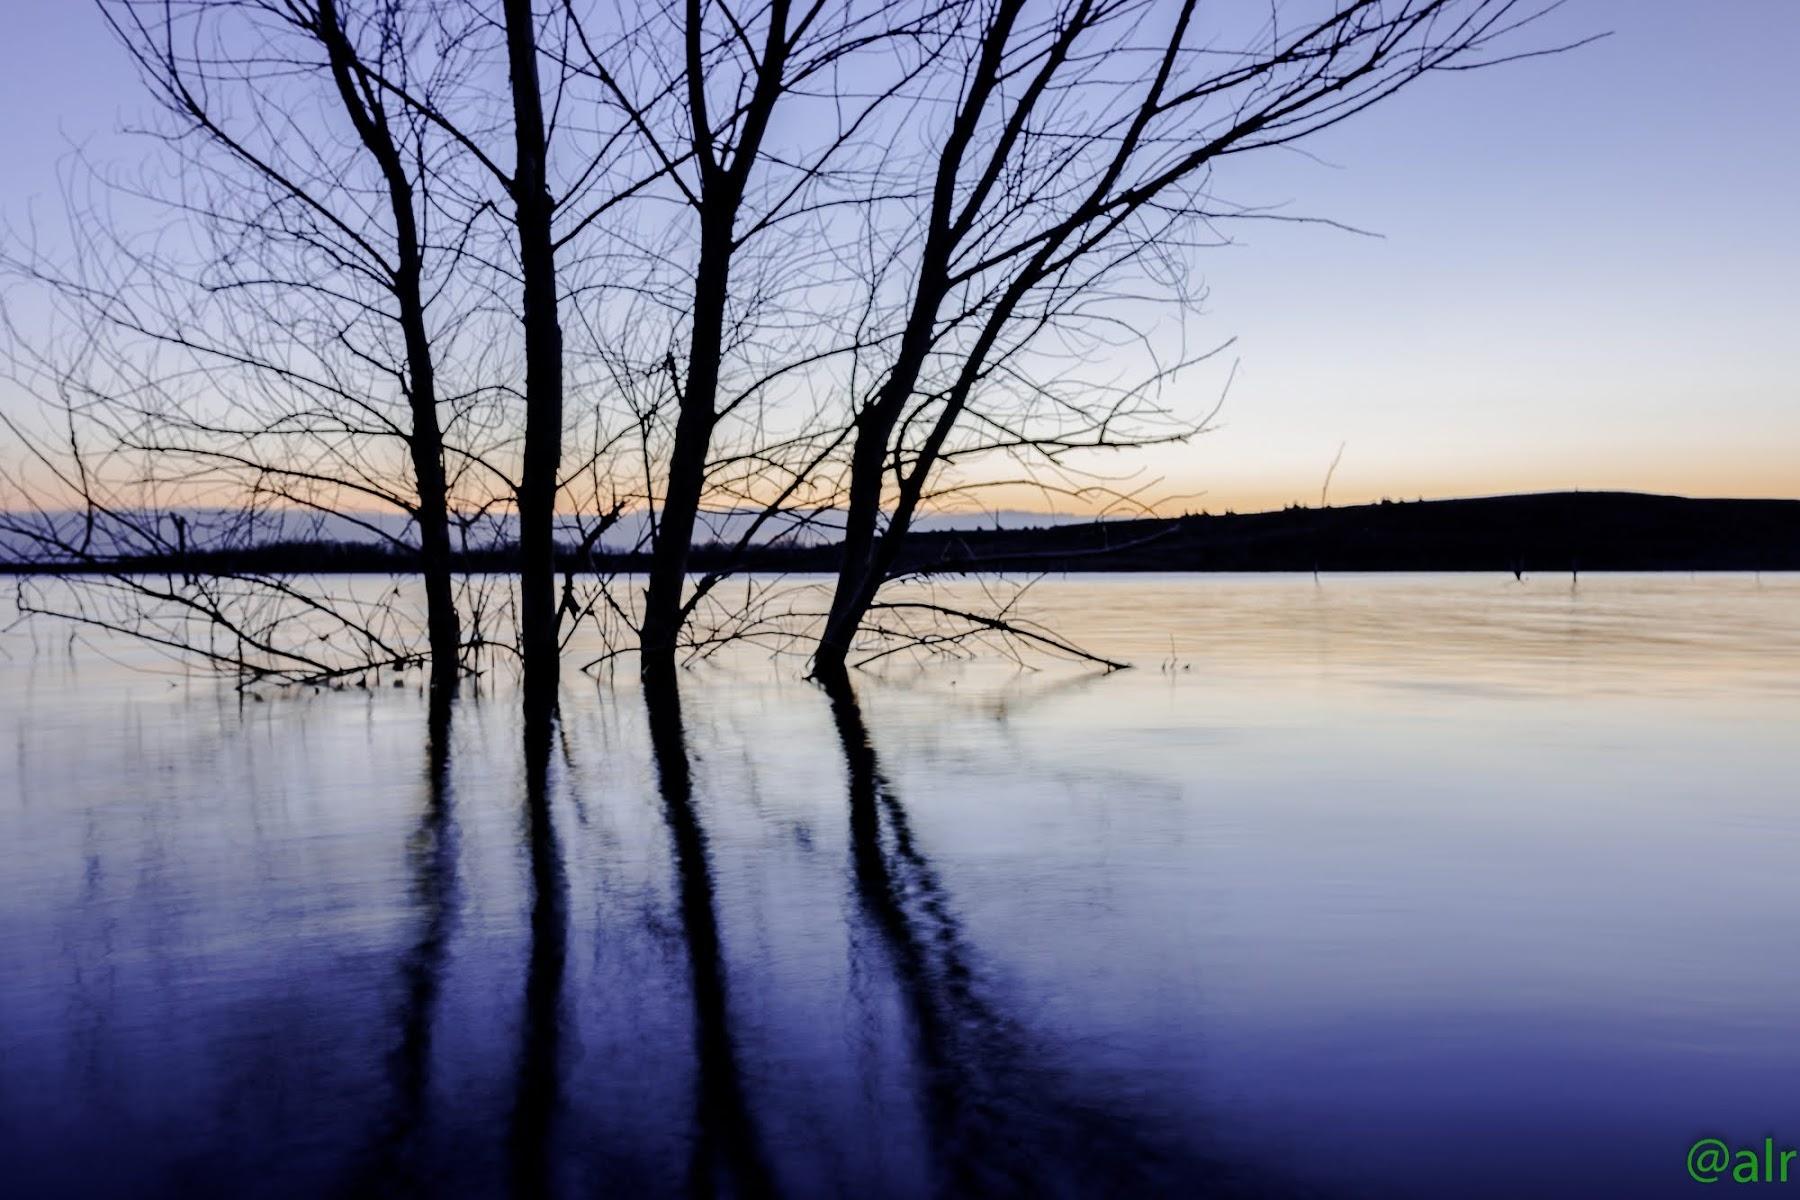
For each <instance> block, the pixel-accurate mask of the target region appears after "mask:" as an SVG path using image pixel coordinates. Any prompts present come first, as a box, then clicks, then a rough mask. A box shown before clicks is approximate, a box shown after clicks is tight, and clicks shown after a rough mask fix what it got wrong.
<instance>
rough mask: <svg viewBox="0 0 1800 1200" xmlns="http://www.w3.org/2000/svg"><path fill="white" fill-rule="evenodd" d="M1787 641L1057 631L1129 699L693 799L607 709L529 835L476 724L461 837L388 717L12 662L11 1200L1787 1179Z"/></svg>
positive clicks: (477, 720)
mask: <svg viewBox="0 0 1800 1200" xmlns="http://www.w3.org/2000/svg"><path fill="white" fill-rule="evenodd" d="M1797 601H1800V578H1797V577H1795V576H1779V575H1769V576H1764V577H1762V578H1760V579H1759V578H1756V577H1752V576H1748V575H1745V576H1721V577H1699V578H1690V577H1687V576H1655V577H1652V576H1593V577H1584V578H1583V579H1582V580H1580V581H1579V584H1572V583H1571V581H1570V580H1569V579H1568V578H1566V577H1549V576H1545V577H1529V578H1528V579H1527V580H1526V581H1525V582H1524V583H1522V584H1521V583H1515V582H1513V581H1512V580H1511V578H1510V577H1505V578H1502V577H1493V576H1385V577H1331V576H1327V577H1324V578H1322V579H1321V580H1319V581H1317V582H1315V581H1314V580H1313V579H1311V578H1310V577H1299V576H1271V577H1185V578H1184V577H1171V576H1163V577H1138V578H1123V577H1103V578H1092V579H1071V580H1051V581H1045V582H1044V583H1042V584H1040V585H1038V588H1037V590H1036V591H1034V592H1033V593H1032V596H1031V599H1030V601H1029V603H1030V604H1031V605H1032V606H1034V609H1035V611H1036V612H1037V613H1038V615H1040V616H1043V617H1045V618H1046V619H1048V620H1050V621H1051V623H1052V624H1053V625H1054V626H1055V627H1056V628H1057V629H1059V631H1061V632H1064V633H1066V634H1068V635H1070V636H1072V637H1074V638H1075V639H1076V640H1078V641H1083V642H1085V643H1087V644H1090V645H1092V646H1094V647H1095V648H1096V649H1100V650H1103V651H1106V652H1109V653H1116V654H1120V655H1124V656H1126V657H1129V658H1131V659H1132V660H1134V661H1135V662H1136V663H1138V664H1139V665H1138V666H1137V668H1136V669H1134V670H1131V671H1128V672H1123V673H1119V674H1115V675H1111V676H1106V677H1099V678H1095V677H1091V676H1087V675H1084V674H1082V673H1081V672H1079V671H1074V670H1071V669H1068V668H1056V669H1052V670H1046V671H1043V672H1038V673H1033V674H1019V673H1016V672H1014V671H1012V670H1010V669H1009V668H1005V667H1003V666H1002V665H1000V664H995V663H974V664H963V665H956V664H946V663H937V664H932V665H927V666H925V667H923V668H922V669H917V670H913V669H910V668H907V669H896V670H893V671H890V672H888V673H886V674H884V675H882V676H880V677H877V678H870V679H865V680H862V681H861V682H860V701H861V703H860V708H859V710H858V711H857V712H856V713H855V714H854V715H853V716H852V714H849V713H847V712H846V711H845V710H843V709H842V708H838V709H834V707H833V705H832V703H831V702H830V701H829V700H828V699H827V697H826V696H825V695H824V694H823V693H821V692H819V691H818V690H816V689H814V688H812V687H810V686H808V685H806V684H803V683H800V682H798V681H797V680H796V679H795V678H794V675H795V672H794V671H793V670H792V669H791V667H787V666H782V665H775V666H771V665H769V664H768V663H766V662H763V661H761V660H750V659H746V660H744V661H739V662H735V663H731V664H728V665H725V666H721V667H713V668H706V669H703V670H699V671H696V672H694V673H693V674H692V675H691V677H690V678H689V679H688V680H687V681H686V683H685V687H684V695H683V697H682V700H683V705H682V717H683V725H682V728H681V730H680V733H681V744H682V745H684V746H685V752H686V759H687V761H689V762H690V763H691V781H690V782H691V792H690V793H689V794H688V795H687V799H686V800H682V799H681V797H680V796H676V797H674V798H673V799H672V798H671V793H670V791H669V787H670V784H669V780H670V776H669V774H668V763H667V761H666V760H664V761H661V762H659V761H658V760H657V758H656V757H655V755H654V754H653V753H652V749H653V745H652V741H651V739H650V737H649V734H648V732H647V728H646V720H645V710H644V707H643V704H642V697H641V696H640V695H639V694H638V693H637V691H636V690H635V689H634V688H632V687H630V686H626V685H619V686H617V687H602V686H596V685H595V684H593V683H592V682H589V681H586V680H583V679H580V678H572V679H571V680H570V681H569V685H568V688H567V696H566V700H565V710H566V713H565V722H564V729H563V732H562V738H561V742H560V744H559V746H558V748H557V751H556V755H555V760H554V763H553V766H552V770H551V777H550V778H551V782H550V790H549V793H548V807H547V812H548V814H549V827H548V831H547V832H548V836H545V833H546V831H545V830H544V829H542V828H539V827H537V826H535V825H534V824H533V822H532V820H531V819H530V817H529V815H528V813H527V805H526V801H525V798H524V792H523V790H522V789H523V784H522V782H521V780H522V775H521V767H520V760H519V752H518V746H517V740H518V739H517V734H516V726H515V722H514V720H513V713H512V710H511V705H510V699H509V697H508V696H507V695H506V694H505V693H504V689H503V688H498V687H497V685H490V687H489V694H488V695H486V696H481V695H478V694H475V693H473V692H471V694H469V695H467V696H465V697H464V699H463V700H462V702H461V705H460V709H459V711H458V713H457V715H456V725H455V730H454V733H453V736H452V737H451V739H450V741H449V744H448V750H447V753H446V755H445V758H444V763H443V765H444V774H443V780H444V782H443V785H442V786H441V787H439V788H438V789H436V790H435V791H434V790H433V789H432V788H431V786H430V769H429V768H430V757H429V755H428V752H427V749H426V746H425V743H424V726H425V722H424V714H423V705H422V702H421V700H420V698H419V697H418V695H417V693H416V688H415V687H413V686H408V687H405V688H402V689H398V690H396V689H392V688H389V687H382V688H380V689H376V690H371V691H369V692H360V691H356V690H354V689H353V690H350V691H346V692H342V693H324V694H318V695H314V694H310V693H308V694H304V695H280V694H275V695H270V696H269V697H267V698H266V699H265V700H263V701H245V702H243V703H239V702H238V701H237V699H236V698H235V697H233V696H232V695H230V694H229V692H225V693H220V692H219V691H217V690H216V689H214V688H213V686H212V685H210V684H209V683H206V682H205V681H202V680H185V681H179V680H178V681H173V682H172V681H171V680H169V679H167V678H161V677H151V676H146V675H143V674H139V673H129V672H126V671H124V670H123V669H121V668H120V667H118V666H116V665H114V664H112V663H109V662H108V661H106V660H105V659H103V658H100V657H99V656H97V655H96V654H94V653H92V652H89V651H80V650H78V651H77V652H76V654H75V655H74V657H72V658H71V657H67V656H66V655H65V641H64V637H63V635H62V634H61V633H60V632H52V631H51V630H49V629H47V628H45V627H41V626H40V627H35V628H34V629H32V630H30V631H15V632H14V633H12V634H11V635H9V637H8V640H7V643H6V649H7V651H8V657H7V658H6V659H5V660H4V663H3V665H0V672H3V673H4V677H5V684H6V686H5V689H4V694H5V695H6V696H7V700H6V701H5V704H6V707H7V711H8V718H9V722H10V724H11V725H12V727H13V729H14V731H15V732H14V739H13V742H14V744H13V746H12V747H11V752H10V754H9V760H10V761H9V764H8V766H7V768H6V771H7V774H8V775H9V778H8V779H7V782H6V786H5V787H4V789H0V847H4V849H0V858H3V860H4V861H3V863H0V867H3V870H0V877H3V878H4V880H5V882H4V885H3V887H4V896H3V897H0V898H3V900H4V903H3V904H0V1057H3V1060H4V1062H5V1071H4V1081H3V1082H0V1159H3V1160H4V1161H6V1162H8V1163H9V1164H11V1165H12V1166H13V1167H14V1173H15V1178H22V1179H24V1180H26V1181H31V1182H35V1183H37V1184H39V1185H41V1188H42V1190H43V1191H44V1192H45V1193H46V1194H79V1193H91V1192H95V1191H104V1190H106V1189H107V1188H108V1187H109V1186H110V1187H111V1188H113V1189H115V1190H126V1189H137V1190H140V1191H141V1190H143V1189H145V1188H150V1189H152V1190H154V1189H155V1188H169V1187H186V1188H189V1189H190V1190H193V1191H194V1193H195V1194H206V1193H209V1192H219V1193H232V1192H239V1193H241V1191H242V1189H243V1187H245V1186H249V1184H250V1181H254V1185H255V1187H256V1188H257V1190H258V1191H260V1192H265V1193H266V1194H295V1195H308V1194H318V1193H319V1192H320V1191H321V1190H331V1189H334V1188H340V1187H343V1188H352V1189H353V1185H355V1186H362V1185H370V1186H372V1183H371V1181H378V1182H380V1183H382V1184H391V1183H392V1182H393V1181H394V1180H396V1179H402V1180H407V1181H411V1182H412V1183H414V1184H419V1185H421V1186H430V1185H432V1184H434V1183H435V1184H436V1185H438V1186H443V1185H444V1184H445V1182H446V1181H454V1182H455V1183H456V1186H458V1187H459V1188H460V1189H463V1190H467V1191H470V1192H474V1193H477V1194H481V1193H498V1192H502V1191H505V1190H507V1188H508V1186H509V1181H511V1183H516V1181H517V1175H516V1174H515V1173H514V1172H515V1170H516V1165H517V1160H518V1159H519V1157H520V1155H521V1154H525V1153H528V1152H529V1153H534V1154H541V1155H542V1156H543V1158H544V1160H545V1161H547V1162H549V1163H550V1164H551V1167H550V1176H551V1178H552V1179H554V1180H555V1181H556V1183H557V1185H558V1186H559V1187H560V1188H561V1189H562V1190H563V1191H564V1192H566V1193H567V1192H580V1193H583V1194H585V1193H586V1192H587V1191H589V1190H591V1189H592V1188H594V1187H600V1186H609V1185H610V1186H611V1187H612V1188H615V1189H623V1190H627V1191H633V1192H637V1193H639V1194H658V1193H673V1192H679V1191H683V1190H685V1189H686V1187H687V1183H688V1181H689V1177H690V1176H689V1173H690V1172H691V1171H694V1170H704V1171H706V1172H709V1173H711V1174H712V1175H713V1176H716V1177H717V1178H718V1179H721V1180H726V1181H727V1182H728V1183H730V1182H732V1181H735V1183H736V1184H737V1185H738V1186H739V1187H740V1188H741V1187H743V1186H744V1180H745V1179H753V1178H756V1177H757V1172H759V1171H760V1172H764V1173H766V1174H765V1176H764V1177H765V1178H766V1179H768V1180H770V1181H772V1182H773V1184H774V1185H775V1186H777V1187H778V1188H779V1189H780V1190H782V1191H783V1192H784V1193H787V1194H830V1193H841V1192H854V1193H856V1194H866V1195H911V1194H918V1193H919V1192H920V1191H922V1190H929V1189H930V1188H931V1187H932V1186H933V1185H934V1184H935V1185H938V1186H947V1185H948V1184H954V1183H957V1182H960V1183H961V1184H963V1185H965V1186H968V1187H974V1186H977V1185H979V1186H981V1187H983V1188H985V1189H986V1190H988V1191H990V1192H995V1191H998V1192H1006V1191H1008V1190H1011V1191H1017V1192H1026V1191H1031V1192H1034V1193H1035V1194H1058V1193H1059V1192H1060V1193H1064V1194H1084V1193H1086V1194H1091V1191H1092V1187H1093V1186H1095V1184H1096V1181H1097V1180H1100V1179H1115V1178H1117V1179H1125V1180H1128V1181H1135V1182H1136V1185H1137V1186H1138V1187H1139V1188H1141V1189H1142V1190H1143V1191H1145V1192H1156V1191H1181V1192H1183V1193H1184V1194H1193V1193H1194V1192H1197V1191H1198V1192H1204V1190H1205V1189H1206V1188H1212V1189H1215V1190H1217V1191H1219V1192H1221V1193H1223V1194H1237V1193H1243V1194H1289V1193H1294V1194H1316V1195H1328V1196H1335V1195H1362V1196H1384V1197H1387V1196H1441V1195H1446V1194H1457V1195H1468V1196H1519V1195H1569V1196H1592V1195H1607V1194H1613V1195H1638V1196H1654V1195H1662V1194H1675V1193H1678V1192H1685V1191H1686V1190H1688V1189H1690V1188H1691V1187H1692V1186H1694V1185H1693V1184H1692V1183H1691V1182H1690V1181H1689V1180H1688V1179H1687V1177H1686V1174H1685V1171H1684V1169H1683V1166H1682V1156H1683V1155H1684V1153H1685V1151H1686V1148H1687V1146H1688V1144H1689V1143H1690V1142H1692V1141H1693V1140H1694V1138H1696V1137H1698V1136H1700V1135H1701V1134H1703V1133H1718V1134H1719V1135H1721V1136H1725V1137H1727V1138H1731V1139H1735V1140H1737V1141H1741V1142H1746V1143H1750V1142H1754V1143H1756V1144H1760V1140H1761V1138H1762V1137H1763V1135H1764V1134H1765V1133H1770V1132H1772V1133H1773V1134H1774V1135H1775V1136H1776V1137H1777V1138H1778V1139H1780V1138H1782V1137H1784V1136H1785V1137H1786V1138H1788V1139H1789V1140H1790V1141H1800V1127H1795V1128H1793V1129H1788V1128H1784V1127H1783V1125H1782V1122H1783V1121H1784V1120H1785V1119H1786V1114H1788V1113H1789V1112H1790V1110H1791V1103H1790V1101H1791V1081H1792V1079H1793V1077H1794V1074H1795V1071H1796V1069H1800V1037H1796V1036H1795V1034H1794V1032H1793V1027H1792V1020H1791V1012H1792V998H1793V996H1794V994H1795V991H1796V988H1797V987H1800V965H1797V964H1796V963H1795V961H1794V959H1793V956H1792V955H1791V954H1790V953H1788V949H1789V947H1790V946H1791V941H1792V939H1791V932H1790V930H1789V925H1790V924H1791V920H1790V918H1789V916H1788V914H1789V913H1791V912H1792V910H1793V908H1794V906H1795V903H1796V900H1797V899H1800V883H1796V880H1797V879H1800V873H1796V871H1795V870H1794V864H1795V863H1796V861H1800V811H1797V810H1796V809H1795V807H1794V803H1793V784H1792V781H1793V778H1794V775H1795V768H1796V766H1800V748H1796V744H1795V741H1794V738H1793V736H1792V734H1793V730H1794V729H1795V728H1796V719H1797V718H1800V669H1797V668H1800V603H1796V602H1797ZM120 653H121V654H127V655H128V654H129V653H130V652H129V651H128V650H124V649H123V648H120ZM415 682H416V681H415ZM846 722H850V723H849V724H846ZM856 722H860V728H861V731H862V733H863V734H865V735H866V738H867V743H866V745H867V747H868V748H869V749H870V750H872V752H873V756H872V757H871V758H864V757H859V756H858V755H857V754H855V753H851V754H850V755H849V756H848V757H847V756H846V750H845V746H846V730H850V731H852V732H854V730H855V729H856V724H855V723H856ZM848 742H849V743H850V744H851V745H852V746H853V748H854V746H857V745H861V744H862V743H861V742H859V741H858V740H857V739H856V738H855V737H854V736H852V737H849V738H848ZM665 745H666V743H665ZM659 768H660V769H659ZM659 781H661V783H660V785H659ZM859 789H861V790H859ZM684 806H685V807H684ZM684 812H685V813H687V814H688V816H689V817H691V821H690V822H688V823H687V824H684V823H683V821H684V818H683V817H682V815H681V814H682V813H684ZM684 830H685V832H683V831H684ZM546 866H547V867H552V868H554V869H553V870H548V871H547V872H546V873H538V872H537V868H539V867H546ZM534 880H535V881H537V882H536V883H534ZM544 881H550V882H549V883H547V884H546V883H545V882H544ZM539 885H543V887H547V888H548V891H547V892H545V891H543V890H537V891H534V888H537V887H539ZM545 894H548V895H551V896H553V897H556V898H559V899H558V903H557V904H555V905H552V906H550V907H549V908H548V909H546V908H542V907H539V906H538V905H537V904H536V903H535V901H534V897H535V898H541V897H542V896H543V895H545ZM546 980H548V981H550V982H551V983H552V984H553V985H554V986H552V987H549V988H548V991H547V992H546V991H545V989H544V988H543V987H542V986H541V985H543V984H544V982H545V981H546ZM534 989H535V990H534ZM545 1014H548V1015H549V1016H550V1017H551V1018H552V1019H551V1020H550V1021H549V1023H548V1024H546V1023H545V1022H544V1021H543V1020H541V1018H543V1017H544V1016H545ZM534 1021H535V1022H536V1023H535V1024H534ZM545 1029H549V1030H551V1031H552V1032H553V1034H554V1036H553V1037H550V1038H549V1039H548V1040H546V1039H545V1036H544V1032H543V1031H544V1030H545ZM534 1030H535V1031H536V1032H535V1033H534V1032H533V1031H534ZM534 1063H535V1064H536V1065H535V1066H533V1065H532V1064H534ZM546 1063H548V1064H550V1069H549V1070H548V1072H547V1073H541V1072H540V1073H533V1072H534V1071H539V1068H542V1067H543V1066H544V1064H546ZM527 1068H530V1069H529V1070H528V1069H527ZM545 1079H549V1080H551V1081H552V1083H551V1084H550V1085H549V1089H548V1093H547V1094H548V1095H550V1096H551V1097H552V1102H551V1103H550V1104H549V1105H548V1107H547V1108H545V1109H543V1110H539V1109H537V1108H533V1107H532V1106H531V1105H530V1104H528V1103H525V1101H524V1099H522V1098H526V1097H529V1095H532V1094H537V1093H536V1091H535V1090H534V1089H538V1086H539V1085H540V1084H542V1082H543V1080H545ZM734 1097H735V1098H734ZM546 1113H547V1115H545V1114H546ZM522 1114H523V1115H522ZM527 1118H529V1119H527ZM696 1162H701V1163H703V1164H705V1165H703V1166H702V1167H695V1166H694V1164H695V1163H696ZM947 1181H948V1184H947ZM1202 1185H1204V1186H1202Z"/></svg>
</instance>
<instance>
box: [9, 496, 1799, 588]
mask: <svg viewBox="0 0 1800 1200" xmlns="http://www.w3.org/2000/svg"><path fill="white" fill-rule="evenodd" d="M1008 516H1009V517H1010V518H1011V520H1012V521H1014V522H1019V521H1022V520H1026V519H1029V518H1028V517H1026V516H1025V515H1024V514H1008ZM1043 520H1044V521H1046V522H1049V521H1062V522H1065V523H1060V524H1046V525H1043V526H1039V527H1036V528H1026V527H1017V526H1015V527H1013V528H1003V529H996V528H992V527H989V528H958V529H945V528H942V527H939V528H935V529H933V528H926V529H921V530H916V531H915V532H914V533H913V535H912V536H911V538H909V539H908V542H907V547H906V550H905V552H904V554H903V557H902V562H901V564H900V565H901V566H902V568H904V569H907V570H915V571H1009V572H1018V571H1033V572H1036V571H1047V572H1066V571H1507V572H1513V571H1520V572H1526V571H1532V572H1549V571H1556V572H1567V571H1572V570H1575V571H1717V570H1740V571H1750V570H1767V571H1775V570H1800V500H1690V499H1685V498H1682V497H1678V496H1655V495H1645V494H1640V493H1635V492H1546V493H1540V494H1534V495H1523V496H1491V497H1483V498H1479V499H1468V500H1423V501H1408V502H1388V501H1383V502H1382V503H1380V504H1362V505H1354V506H1350V507H1344V508H1319V509H1314V508H1299V507H1296V508H1288V509H1284V510H1282V511H1280V512H1266V513H1246V514H1241V515H1239V514H1225V515H1221V516H1211V515H1204V514H1201V515H1189V516H1181V517H1168V518H1157V519H1145V520H1107V521H1080V522H1068V519H1067V518H1050V517H1046V518H1043ZM838 554H839V551H838V547H837V545H836V544H835V543H825V542H815V543H812V544H803V545H792V544H787V545H769V544H764V545H758V546H755V547H752V548H751V549H750V550H749V552H748V553H747V554H745V555H744V556H743V557H742V558H741V559H738V560H735V561H733V560H732V558H731V554H730V552H729V550H728V548H726V547H724V546H722V545H719V544H715V543H709V544H703V545H699V546H696V547H695V550H694V555H693V559H694V569H695V570H699V571H704V570H707V569H709V568H711V567H714V566H720V565H726V564H727V563H730V565H733V566H736V567H739V568H740V569H745V570H755V571H831V570H835V569H836V566H837V561H838ZM511 562H512V551H511V548H510V547H508V546H505V545H496V546H493V547H491V548H489V549H485V550H477V551H471V552H469V553H467V554H464V555H462V556H461V562H460V565H461V566H462V567H463V569H466V570H470V571H505V570H507V569H509V567H510V566H511ZM563 565H564V567H565V568H570V569H575V570H586V569H598V570H606V571H631V570H638V569H642V568H643V567H644V566H646V565H647V559H646V557H645V556H643V555H641V554H632V553H624V552H619V551H604V550H603V551H602V552H600V553H597V554H595V555H593V556H592V557H591V558H590V559H589V560H586V561H575V556H574V554H573V553H570V554H568V555H566V556H565V561H564V563H563ZM71 566H72V564H57V563H44V562H18V561H15V562H12V563H0V572H8V573H48V572H55V571H67V570H69V569H70V568H71ZM76 569H80V568H78V567H77V568H76ZM89 569H95V568H92V567H90V568H89ZM98 569H104V570H108V571H155V572H159V573H160V572H164V571H188V572H193V573H206V572H211V571H258V572H364V571H406V570H408V569H409V562H408V558H407V556H406V555H405V554H403V553H396V552H393V551H390V550H388V549H385V548H384V547H383V546H381V545H379V544H376V543H372V542H347V541H323V540H316V539H313V540H305V541H280V542H270V543H262V544H257V545H251V546H247V547H240V548H234V549H229V550H212V551H197V552H191V553H189V554H187V555H184V556H182V557H181V558H180V559H179V560H177V559H175V558H173V557H149V556H141V557H121V558H118V559H113V560H110V561H108V562H106V563H104V564H101V565H100V566H99V568H98Z"/></svg>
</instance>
